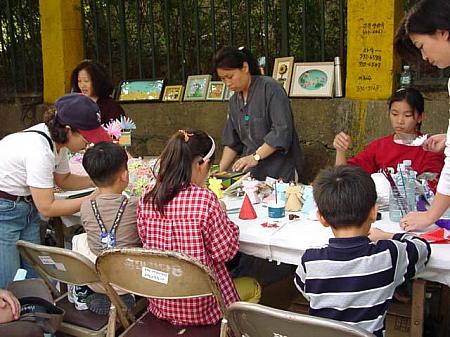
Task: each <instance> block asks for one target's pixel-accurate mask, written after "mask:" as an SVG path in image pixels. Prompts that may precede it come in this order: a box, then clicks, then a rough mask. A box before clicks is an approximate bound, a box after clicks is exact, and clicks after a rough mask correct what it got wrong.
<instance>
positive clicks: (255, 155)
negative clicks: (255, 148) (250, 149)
mask: <svg viewBox="0 0 450 337" xmlns="http://www.w3.org/2000/svg"><path fill="white" fill-rule="evenodd" d="M253 159H255V160H256V161H257V162H259V161H260V160H261V156H260V155H259V154H257V153H256V152H255V153H254V154H253Z"/></svg>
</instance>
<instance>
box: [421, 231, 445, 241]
mask: <svg viewBox="0 0 450 337" xmlns="http://www.w3.org/2000/svg"><path fill="white" fill-rule="evenodd" d="M420 237H421V238H422V239H425V240H427V241H428V242H429V243H446V242H447V238H446V237H445V231H444V229H443V228H437V229H434V230H431V231H429V232H426V233H423V234H422V235H420Z"/></svg>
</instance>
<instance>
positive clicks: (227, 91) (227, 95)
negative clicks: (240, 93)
mask: <svg viewBox="0 0 450 337" xmlns="http://www.w3.org/2000/svg"><path fill="white" fill-rule="evenodd" d="M233 95H234V91H233V90H230V88H228V87H227V86H225V94H224V96H223V100H224V101H229V100H230V98H231V96H233Z"/></svg>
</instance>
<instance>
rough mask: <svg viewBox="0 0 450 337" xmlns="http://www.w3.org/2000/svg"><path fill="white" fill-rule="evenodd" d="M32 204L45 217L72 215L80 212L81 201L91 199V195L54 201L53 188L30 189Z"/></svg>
mask: <svg viewBox="0 0 450 337" xmlns="http://www.w3.org/2000/svg"><path fill="white" fill-rule="evenodd" d="M30 190H31V196H32V197H33V202H34V204H35V205H36V208H37V209H38V211H39V213H40V214H41V215H43V216H45V217H57V216H62V215H72V214H74V213H76V212H78V211H79V210H80V207H81V203H82V202H83V200H86V199H92V198H93V197H94V195H95V192H94V195H93V194H91V195H88V196H85V197H83V198H77V199H65V200H56V199H55V196H54V192H53V188H36V187H30Z"/></svg>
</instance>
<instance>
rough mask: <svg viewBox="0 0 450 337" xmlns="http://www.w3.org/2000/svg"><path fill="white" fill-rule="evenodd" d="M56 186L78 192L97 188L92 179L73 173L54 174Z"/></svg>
mask: <svg viewBox="0 0 450 337" xmlns="http://www.w3.org/2000/svg"><path fill="white" fill-rule="evenodd" d="M53 177H54V179H55V184H56V185H57V186H58V187H60V188H62V189H63V190H66V191H78V190H82V189H85V188H89V187H95V185H94V183H93V182H92V180H91V178H89V177H88V176H80V175H76V174H72V173H70V172H69V173H65V174H60V173H54V174H53Z"/></svg>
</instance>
